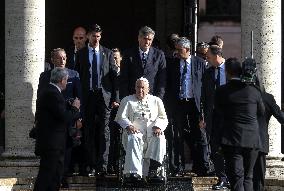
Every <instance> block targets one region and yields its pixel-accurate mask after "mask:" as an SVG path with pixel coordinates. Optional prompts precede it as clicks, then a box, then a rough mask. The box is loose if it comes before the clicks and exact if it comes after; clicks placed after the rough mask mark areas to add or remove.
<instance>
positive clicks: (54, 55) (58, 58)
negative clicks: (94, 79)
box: [37, 48, 83, 187]
mask: <svg viewBox="0 0 284 191" xmlns="http://www.w3.org/2000/svg"><path fill="white" fill-rule="evenodd" d="M66 60H67V58H66V52H65V50H64V49H62V48H56V49H54V50H52V52H51V63H52V64H53V65H54V67H60V68H65V65H66ZM51 71H52V70H48V71H45V72H42V73H41V74H40V78H39V84H38V90H37V95H38V97H39V95H40V94H41V93H42V91H43V90H44V89H45V88H46V87H47V86H48V85H49V82H50V76H51ZM66 71H67V73H68V81H67V85H66V88H65V89H64V90H63V91H62V94H63V96H64V98H65V100H66V101H68V100H73V99H75V98H78V99H79V100H81V98H82V90H81V83H80V78H79V73H78V72H77V71H75V70H71V69H68V68H66ZM80 120H81V119H79V120H77V121H76V125H74V124H75V122H74V124H73V123H70V124H69V125H68V130H67V131H66V133H67V142H66V150H65V166H64V175H67V173H68V171H70V172H72V169H71V168H70V162H71V160H72V152H73V151H76V149H77V150H81V151H80V152H79V151H78V152H79V153H78V152H74V153H75V154H74V155H73V161H77V162H78V161H80V163H83V160H82V158H83V157H82V153H83V149H82V148H81V146H80V147H78V148H77V147H74V146H75V144H73V143H75V142H76V141H80V137H78V136H77V138H75V136H76V134H80V129H79V127H81V126H82V124H81V121H80ZM72 127H77V129H71V128H72ZM72 131H74V132H72ZM74 138H75V139H74ZM76 139H77V140H76ZM76 146H79V145H76ZM73 148H74V149H73ZM76 155H80V156H76ZM78 157H80V158H81V159H78ZM74 159H76V160H74ZM69 168H70V169H69ZM62 181H63V182H62V184H63V186H64V187H68V183H67V181H66V178H65V177H64V178H63V179H62Z"/></svg>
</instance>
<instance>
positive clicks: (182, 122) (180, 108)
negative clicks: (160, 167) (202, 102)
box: [173, 98, 209, 175]
mask: <svg viewBox="0 0 284 191" xmlns="http://www.w3.org/2000/svg"><path fill="white" fill-rule="evenodd" d="M175 112H176V115H175V117H174V121H175V127H176V128H175V129H174V137H173V138H174V142H173V150H174V161H175V166H176V167H179V166H183V165H184V160H183V159H184V156H183V155H184V142H185V143H186V144H187V145H188V146H189V148H190V150H191V156H192V160H193V171H194V172H195V173H197V174H198V175H204V174H206V173H207V171H208V168H209V161H208V143H207V137H206V133H205V131H203V130H202V129H200V128H199V126H198V122H199V111H198V109H197V107H196V104H195V100H194V99H193V98H192V99H189V100H187V101H182V100H180V101H179V103H178V105H177V108H176V110H175Z"/></svg>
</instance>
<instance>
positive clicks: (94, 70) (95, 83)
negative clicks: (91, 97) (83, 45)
mask: <svg viewBox="0 0 284 191" xmlns="http://www.w3.org/2000/svg"><path fill="white" fill-rule="evenodd" d="M97 65H98V64H97V54H96V51H95V50H93V62H92V83H93V89H95V88H98V70H97Z"/></svg>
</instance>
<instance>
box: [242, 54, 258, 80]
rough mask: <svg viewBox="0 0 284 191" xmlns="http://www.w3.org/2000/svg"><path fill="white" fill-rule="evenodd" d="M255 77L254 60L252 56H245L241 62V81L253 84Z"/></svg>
mask: <svg viewBox="0 0 284 191" xmlns="http://www.w3.org/2000/svg"><path fill="white" fill-rule="evenodd" d="M256 79H257V68H256V62H255V60H254V59H253V58H246V59H245V60H244V61H243V63H242V74H241V81H242V82H244V83H247V84H255V83H256Z"/></svg>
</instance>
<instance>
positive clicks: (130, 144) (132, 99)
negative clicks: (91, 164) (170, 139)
mask: <svg viewBox="0 0 284 191" xmlns="http://www.w3.org/2000/svg"><path fill="white" fill-rule="evenodd" d="M115 120H116V122H118V123H119V125H120V126H121V127H122V128H124V129H126V127H127V126H129V125H133V126H134V127H136V128H139V130H140V133H135V134H127V131H126V130H124V131H123V135H122V143H123V147H124V149H125V151H126V155H125V164H124V171H123V174H127V173H137V174H139V175H140V176H142V175H144V176H147V175H148V170H149V165H150V159H153V160H155V161H158V162H160V163H162V161H163V159H164V155H165V154H166V139H165V135H164V132H163V131H164V130H165V129H166V127H167V125H168V119H167V115H166V112H165V108H164V104H163V102H162V100H161V99H160V98H158V97H156V96H153V95H146V96H145V98H144V99H143V100H138V99H137V98H136V96H135V95H130V96H127V97H125V98H123V99H122V100H121V103H120V106H119V109H118V112H117V115H116V119H115ZM154 126H156V127H159V128H160V129H161V132H163V133H162V135H160V136H159V137H156V136H153V130H152V127H154ZM142 171H143V172H142Z"/></svg>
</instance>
